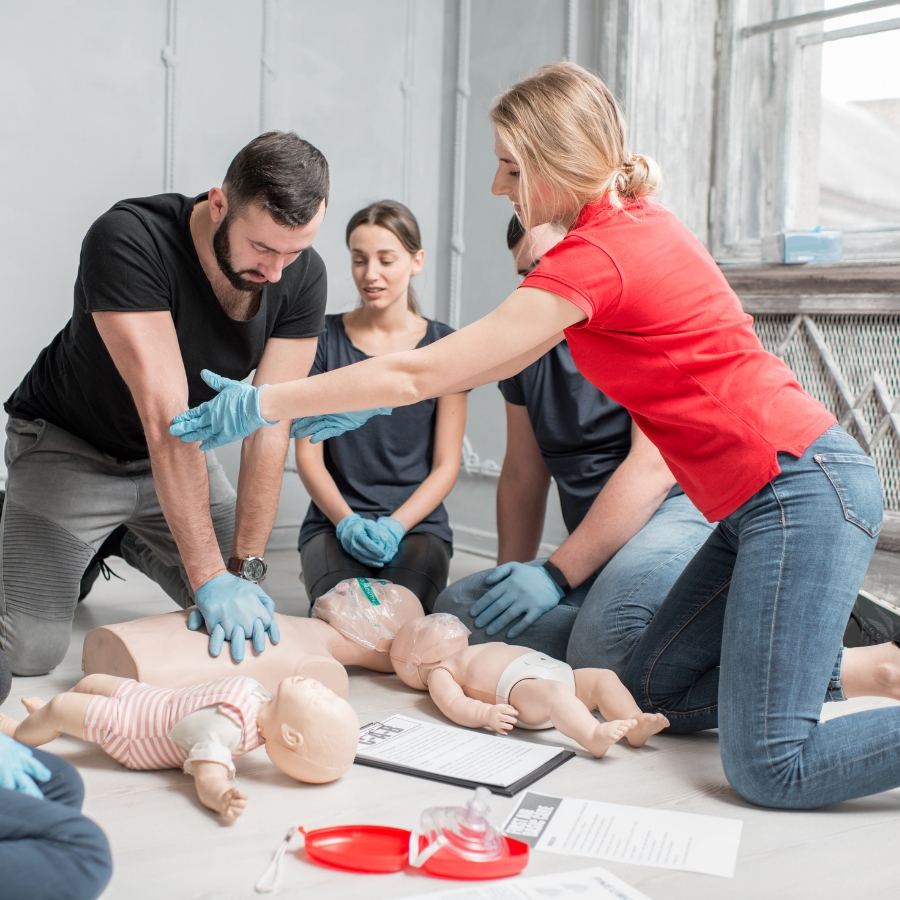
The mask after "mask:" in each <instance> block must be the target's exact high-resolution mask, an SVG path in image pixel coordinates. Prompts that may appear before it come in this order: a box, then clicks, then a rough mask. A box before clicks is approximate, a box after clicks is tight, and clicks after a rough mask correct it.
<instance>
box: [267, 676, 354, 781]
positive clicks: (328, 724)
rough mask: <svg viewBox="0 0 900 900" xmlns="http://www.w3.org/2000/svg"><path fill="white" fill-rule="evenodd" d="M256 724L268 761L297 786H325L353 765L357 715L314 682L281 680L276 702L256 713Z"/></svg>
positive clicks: (331, 693)
mask: <svg viewBox="0 0 900 900" xmlns="http://www.w3.org/2000/svg"><path fill="white" fill-rule="evenodd" d="M257 724H258V726H259V733H260V736H261V737H262V738H263V739H264V740H265V742H266V753H268V754H269V759H271V760H272V762H273V763H275V765H276V766H278V768H279V769H281V771H282V772H284V774H285V775H290V776H291V778H296V779H297V781H306V782H309V783H311V784H324V783H325V782H328V781H334V780H335V779H337V778H340V777H341V775H343V774H344V772H346V771H347V769H349V768H350V766H351V765H353V759H354V757H355V756H356V745H357V741H358V739H359V721H358V720H357V718H356V713H355V712H353V707H352V706H350V704H349V703H348V702H347V701H346V700H344V699H343V698H342V697H338V695H337V694H335V693H334V691H331V690H329V689H328V688H327V687H325V685H323V684H321V683H320V682H318V681H315V680H314V679H312V678H304V677H303V676H302V675H293V676H291V677H289V678H284V679H282V681H281V683H280V684H279V685H278V691H277V692H276V694H275V697H274V699H273V700H271V701H270V702H269V703H267V704H264V705H263V706H261V707H260V710H259V716H258V718H257Z"/></svg>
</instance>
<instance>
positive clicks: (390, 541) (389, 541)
mask: <svg viewBox="0 0 900 900" xmlns="http://www.w3.org/2000/svg"><path fill="white" fill-rule="evenodd" d="M374 524H375V529H374V531H375V535H376V536H377V538H378V541H379V544H380V551H379V553H378V565H379V566H385V565H387V564H388V563H389V562H390V561H391V560H392V559H393V558H394V557H395V556H396V555H397V549H398V548H399V546H400V541H402V540H403V536H404V535H405V534H406V528H405V527H404V525H403V523H402V522H400V521H398V520H397V519H392V518H391V517H390V516H381V517H380V518H379V519H378V520H377V521H376V522H375V523H374Z"/></svg>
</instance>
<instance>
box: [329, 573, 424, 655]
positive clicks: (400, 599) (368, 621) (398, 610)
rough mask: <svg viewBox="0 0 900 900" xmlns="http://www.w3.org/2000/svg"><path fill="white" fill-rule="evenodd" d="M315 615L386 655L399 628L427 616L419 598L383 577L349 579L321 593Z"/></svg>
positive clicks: (352, 639)
mask: <svg viewBox="0 0 900 900" xmlns="http://www.w3.org/2000/svg"><path fill="white" fill-rule="evenodd" d="M312 612H313V615H314V616H316V618H319V619H322V621H323V622H327V623H328V624H329V625H331V627H332V628H335V629H336V630H337V631H339V632H340V633H341V634H342V635H343V636H344V637H345V638H347V639H348V640H351V641H353V642H354V643H356V644H359V645H360V646H361V647H366V648H368V649H369V650H379V651H381V652H382V653H387V652H388V651H389V650H390V649H391V643H392V642H393V640H394V635H396V634H397V631H398V630H399V629H400V626H401V625H403V624H404V623H405V622H408V621H410V620H411V619H421V618H422V617H423V616H424V615H425V611H424V610H423V609H422V604H421V603H420V602H419V600H418V598H417V597H416V595H415V594H414V593H413V592H412V591H411V590H409V589H408V588H405V587H403V586H402V585H400V584H392V583H391V582H390V581H383V580H382V579H380V578H349V579H347V580H345V581H341V582H339V583H338V584H336V585H335V586H334V587H333V588H332V589H331V590H330V591H329V592H328V593H327V594H322V596H321V597H319V599H318V600H316V602H315V605H314V606H313V610H312Z"/></svg>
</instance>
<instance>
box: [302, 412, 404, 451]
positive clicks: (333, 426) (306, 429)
mask: <svg viewBox="0 0 900 900" xmlns="http://www.w3.org/2000/svg"><path fill="white" fill-rule="evenodd" d="M393 411H394V410H393V408H392V407H390V406H383V407H381V408H380V409H364V410H362V411H361V412H350V413H326V414H325V415H323V416H302V417H301V418H299V419H294V421H293V422H292V423H291V437H293V438H305V437H308V438H310V443H311V444H318V443H319V441H327V440H328V438H333V437H337V436H338V435H339V434H343V433H344V432H345V431H354V430H355V429H357V428H359V426H360V425H365V424H366V422H368V421H369V419H371V418H372V416H389V415H390V414H391V413H392V412H393Z"/></svg>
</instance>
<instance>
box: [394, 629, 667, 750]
mask: <svg viewBox="0 0 900 900" xmlns="http://www.w3.org/2000/svg"><path fill="white" fill-rule="evenodd" d="M469 633H470V632H469V630H468V629H467V628H466V627H465V625H463V623H462V622H460V620H459V619H457V618H456V616H451V615H448V614H446V613H437V614H435V615H431V616H425V617H424V618H421V619H417V620H415V621H411V622H407V623H406V624H405V625H403V626H402V627H401V628H400V630H399V631H398V632H397V635H396V637H395V638H394V642H393V644H392V646H391V661H392V662H393V664H394V670H395V671H396V673H397V674H398V675H399V676H400V678H401V679H402V680H403V682H404V683H405V684H408V685H409V686H410V687H413V688H416V689H417V690H420V691H426V690H427V691H428V692H429V693H430V694H431V698H432V700H434V702H435V703H436V704H437V706H438V708H439V709H440V711H441V712H442V713H443V714H444V715H445V716H447V718H448V719H450V720H452V721H453V722H456V723H457V724H458V725H465V726H467V727H469V728H480V727H485V726H487V727H490V728H493V729H494V731H497V732H499V733H500V734H503V733H505V732H508V731H509V730H510V729H512V728H513V727H514V726H516V727H519V728H529V729H540V728H556V729H557V730H558V731H560V732H562V733H563V734H564V735H566V737H570V738H572V739H573V740H575V741H577V742H578V743H579V744H581V746H582V747H584V748H585V749H586V750H588V751H590V752H591V753H592V754H593V755H594V756H596V757H600V756H603V755H604V754H605V753H606V751H607V750H608V749H609V748H610V747H611V746H612V745H613V744H615V743H616V741H618V740H620V739H621V738H623V737H624V738H627V740H628V743H629V744H631V745H632V746H633V747H641V746H643V744H644V743H645V742H646V741H647V739H648V738H649V737H650V736H651V735H654V734H656V733H657V732H660V731H662V730H663V729H664V728H668V726H669V720H668V719H667V718H666V717H665V716H663V715H660V714H659V713H644V712H641V710H640V708H639V707H638V705H637V703H635V702H634V697H632V696H631V694H630V693H629V691H628V689H627V688H626V687H625V685H623V684H622V682H621V681H620V680H619V677H618V676H617V675H616V674H615V672H612V671H610V670H609V669H572V667H571V666H569V665H567V664H566V663H564V662H560V661H559V660H556V659H553V658H552V657H549V656H547V655H546V654H544V653H539V652H537V651H535V650H530V649H529V648H528V647H518V646H513V645H512V644H501V643H489V644H476V645H474V646H472V647H470V646H469ZM595 709H599V710H600V714H601V715H602V716H603V717H604V718H605V719H606V720H607V721H606V722H598V721H597V720H596V719H595V718H594V716H593V715H591V713H592V711H593V710H595Z"/></svg>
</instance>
